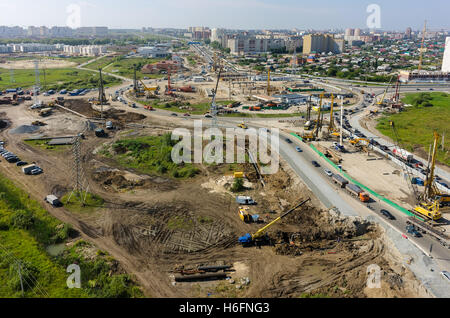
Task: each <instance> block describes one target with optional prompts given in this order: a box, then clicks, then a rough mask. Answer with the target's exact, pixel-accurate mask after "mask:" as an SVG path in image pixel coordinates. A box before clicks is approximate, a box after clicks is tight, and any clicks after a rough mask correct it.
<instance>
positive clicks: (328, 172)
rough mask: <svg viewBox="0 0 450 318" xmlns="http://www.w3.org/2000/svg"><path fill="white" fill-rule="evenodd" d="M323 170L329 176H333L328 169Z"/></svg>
mask: <svg viewBox="0 0 450 318" xmlns="http://www.w3.org/2000/svg"><path fill="white" fill-rule="evenodd" d="M324 171H325V174H326V175H327V176H329V177H332V176H333V173H332V172H331V171H330V170H328V169H325V170H324Z"/></svg>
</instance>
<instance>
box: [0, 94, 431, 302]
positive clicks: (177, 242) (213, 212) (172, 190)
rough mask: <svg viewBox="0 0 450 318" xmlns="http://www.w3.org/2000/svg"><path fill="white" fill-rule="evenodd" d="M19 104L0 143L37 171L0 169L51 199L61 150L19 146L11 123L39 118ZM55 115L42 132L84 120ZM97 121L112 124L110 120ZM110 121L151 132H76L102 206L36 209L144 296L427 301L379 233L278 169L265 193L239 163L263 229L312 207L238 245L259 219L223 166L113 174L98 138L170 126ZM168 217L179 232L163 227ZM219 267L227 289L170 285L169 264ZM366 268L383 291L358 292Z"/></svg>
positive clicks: (67, 180) (65, 163)
mask: <svg viewBox="0 0 450 318" xmlns="http://www.w3.org/2000/svg"><path fill="white" fill-rule="evenodd" d="M80 105H81V106H80ZM21 107H22V106H19V107H7V108H6V107H5V108H3V109H2V110H4V117H5V119H8V120H9V121H10V122H11V126H10V127H8V128H6V129H4V130H3V131H2V132H1V133H0V136H1V138H2V140H6V142H7V145H6V147H7V149H8V150H10V151H13V152H16V153H17V154H19V155H20V156H21V157H23V159H25V160H28V161H30V162H31V161H35V162H37V163H38V164H39V165H40V166H41V167H42V168H43V169H44V174H42V175H39V176H25V175H23V174H22V173H21V172H20V169H19V168H16V167H12V166H11V165H9V164H8V163H6V162H4V161H2V162H0V169H1V171H2V173H4V174H5V175H6V176H7V177H9V178H11V179H13V180H15V182H17V183H18V184H20V185H21V186H22V187H24V188H26V189H27V190H28V191H29V192H30V194H31V195H32V196H33V197H34V198H36V199H38V200H39V199H41V198H42V197H44V196H45V195H47V194H49V193H54V194H56V195H58V196H61V195H63V194H64V193H66V192H68V191H70V190H71V187H73V179H72V177H71V170H72V169H71V168H72V166H73V164H72V161H73V160H72V159H71V154H70V149H68V150H67V151H62V152H57V151H48V150H44V149H37V148H33V147H31V146H29V145H27V144H24V143H23V142H22V137H25V136H18V135H12V134H10V133H9V131H10V128H12V127H17V126H19V125H22V124H23V123H28V122H30V121H32V120H36V119H40V118H39V117H38V116H37V115H36V114H34V113H32V112H29V111H26V110H24V109H22V108H21ZM71 107H72V108H76V109H77V110H78V111H83V112H89V111H90V110H88V109H86V106H83V103H81V104H79V105H77V104H76V103H75V102H74V104H73V105H71ZM58 112H59V111H58ZM54 116H55V117H53V118H52V116H50V117H49V118H48V119H47V120H49V121H50V119H51V120H52V121H51V122H50V125H49V126H51V128H44V129H50V132H51V133H58V134H60V135H64V134H69V133H72V132H73V130H75V129H76V127H78V125H80V126H82V125H83V123H84V119H82V118H80V117H76V116H74V117H73V118H72V117H70V116H73V115H71V114H70V113H67V112H62V111H61V114H55V115H54ZM58 116H61V118H60V119H58V118H59V117H58ZM64 116H69V117H70V118H72V120H73V125H74V126H73V127H71V128H70V127H68V126H67V123H65V122H64V120H63V119H64ZM108 116H110V118H111V119H113V120H114V118H118V117H114V116H117V114H114V113H110V114H108ZM115 120H118V121H119V122H120V121H123V122H126V121H134V122H136V123H140V122H141V121H142V120H144V123H145V126H146V127H152V126H157V127H159V128H156V129H155V128H141V129H129V128H127V130H119V131H118V132H117V133H116V134H113V133H111V134H110V137H109V138H107V139H104V138H96V137H95V136H94V135H93V132H92V131H87V132H86V139H85V140H84V141H83V146H82V149H83V164H84V169H85V172H86V177H87V180H88V182H89V185H90V189H91V190H90V191H91V192H94V193H96V194H98V195H100V196H101V197H103V198H105V201H106V204H105V206H104V208H101V209H97V210H95V211H93V212H90V213H71V212H69V211H67V210H66V209H64V208H60V209H54V208H51V207H48V206H46V208H48V210H49V211H50V213H51V214H52V215H54V216H55V217H57V218H58V219H60V220H62V221H63V222H67V223H70V224H72V226H73V227H74V228H75V229H76V230H78V231H79V232H80V233H81V235H82V236H83V237H84V238H85V239H86V240H88V241H90V242H91V243H93V244H95V245H96V246H98V247H99V248H101V249H103V250H106V251H107V252H108V253H109V254H111V255H112V256H113V257H114V258H116V259H117V260H118V261H119V262H120V263H121V264H122V266H123V267H124V268H125V269H126V270H127V271H128V272H129V273H131V274H133V275H134V276H135V277H136V279H137V281H138V282H139V283H140V284H141V286H142V287H143V289H144V291H145V293H146V295H147V296H151V297H186V296H191V297H206V296H207V295H208V294H212V295H213V296H216V297H217V296H222V297H298V296H300V295H301V294H303V293H325V294H327V295H329V296H332V297H382V296H389V297H405V296H408V297H419V296H426V294H425V293H424V291H423V290H422V289H421V287H420V284H419V283H417V281H416V280H415V279H414V277H413V276H412V274H411V273H410V272H409V271H408V270H407V269H404V268H402V267H401V266H400V265H399V264H400V262H399V260H398V259H396V258H394V257H393V256H392V253H391V252H390V251H389V250H388V249H387V248H386V244H387V243H386V241H385V238H384V236H383V233H382V231H381V230H380V229H379V228H378V227H376V226H374V225H372V224H369V223H366V222H364V221H362V220H360V219H346V218H342V217H340V216H338V215H334V214H333V213H329V212H328V211H325V210H323V209H322V206H321V204H320V203H319V202H318V201H317V199H316V198H315V197H314V195H313V194H312V193H310V192H309V190H308V189H307V188H306V187H305V186H304V184H303V183H302V182H301V181H300V180H299V179H298V178H297V177H296V176H294V175H293V173H292V172H291V171H290V169H288V168H287V167H285V165H284V163H283V165H282V169H280V171H279V172H278V173H277V174H275V175H270V176H266V177H265V182H266V184H267V186H266V187H264V188H263V187H262V186H261V184H260V183H258V182H257V179H256V174H255V172H254V171H253V168H252V166H251V165H248V164H244V165H242V166H240V167H239V169H242V170H243V171H244V172H245V174H246V176H247V183H246V185H247V187H248V189H247V190H246V191H245V192H244V193H243V194H245V195H250V196H252V197H253V198H254V199H255V200H256V201H257V202H258V204H257V205H256V206H253V207H252V208H251V209H252V213H257V214H259V215H260V217H261V218H262V219H264V221H266V222H268V221H270V220H273V219H275V218H276V217H277V216H279V213H280V212H282V211H285V210H287V209H288V208H289V207H291V206H293V205H294V204H296V203H298V202H299V201H301V200H302V199H304V198H307V197H310V198H312V201H311V202H310V203H308V204H307V205H306V206H305V207H303V208H302V209H301V210H299V211H297V212H296V213H294V214H292V215H291V216H289V217H288V218H286V219H285V221H284V222H282V223H278V224H277V225H275V226H273V227H272V228H271V229H270V231H269V234H270V237H271V238H272V243H273V245H272V246H263V247H262V248H243V247H242V246H240V245H239V244H238V243H237V237H239V236H241V235H243V234H245V233H253V232H255V231H256V230H257V229H258V228H260V227H261V224H245V223H243V222H242V221H241V220H240V219H239V217H238V205H237V203H236V202H235V199H234V195H231V194H230V193H229V192H228V190H229V189H227V186H226V184H227V183H223V185H222V186H223V187H224V189H220V182H219V180H221V179H222V178H223V176H224V175H227V174H229V172H230V171H229V170H227V169H226V167H224V166H201V167H200V168H201V173H200V174H199V175H198V176H197V177H195V178H193V179H191V180H187V181H180V180H174V179H171V178H167V177H161V176H146V175H143V174H142V173H139V172H138V171H133V170H131V169H124V168H123V167H121V166H120V165H119V164H118V163H117V162H115V161H114V160H113V159H111V158H106V157H102V156H101V155H100V154H99V153H98V151H95V150H98V149H99V148H100V147H102V144H103V143H107V144H111V142H113V141H114V140H115V139H117V138H120V136H121V135H120V134H122V133H124V132H126V133H128V134H131V133H133V132H134V133H136V134H138V135H139V134H142V135H148V134H160V133H161V132H162V128H161V127H162V126H166V128H167V129H170V127H171V125H173V123H172V124H165V123H164V122H163V121H162V120H161V119H160V118H158V119H153V118H145V119H143V118H142V117H141V116H137V115H130V114H128V113H125V114H124V113H121V117H120V118H118V119H115ZM170 120H172V119H170ZM58 121H60V124H59V126H58V124H57V122H58ZM45 127H47V126H45ZM55 129H57V131H56V130H55ZM211 187H212V188H215V189H216V190H220V191H215V192H211V190H214V189H212V188H211ZM174 220H176V221H180V222H181V224H182V226H181V227H177V226H175V227H174V226H173V221H174ZM171 224H172V225H171ZM219 264H232V265H233V268H234V271H232V272H231V273H230V276H231V277H232V280H233V281H234V284H232V282H233V281H232V280H225V281H209V282H198V283H176V284H175V283H174V281H173V277H174V275H177V270H179V269H180V268H185V269H190V268H194V269H195V268H196V267H197V266H198V265H219ZM370 264H378V265H379V266H380V267H381V270H382V283H383V287H382V289H381V291H379V292H377V293H374V292H373V291H367V290H365V286H366V280H367V275H366V270H367V266H369V265H370ZM245 278H248V280H246V279H245Z"/></svg>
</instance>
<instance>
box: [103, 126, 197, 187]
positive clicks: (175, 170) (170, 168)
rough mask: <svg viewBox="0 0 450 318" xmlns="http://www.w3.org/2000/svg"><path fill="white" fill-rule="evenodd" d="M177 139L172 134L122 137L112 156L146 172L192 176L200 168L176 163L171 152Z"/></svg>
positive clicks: (126, 165) (127, 165)
mask: <svg viewBox="0 0 450 318" xmlns="http://www.w3.org/2000/svg"><path fill="white" fill-rule="evenodd" d="M176 143H177V141H173V140H171V135H170V134H165V135H163V136H145V137H137V138H133V139H122V140H119V141H117V142H115V143H114V144H113V145H112V147H111V150H103V152H102V154H103V155H104V154H105V152H106V151H108V152H109V153H110V154H111V153H113V155H112V158H114V159H115V160H117V161H118V162H119V163H120V164H121V165H122V166H124V167H127V168H133V169H136V170H138V171H140V172H142V173H146V174H158V175H164V176H171V177H173V178H190V177H193V176H195V175H196V174H197V173H198V172H199V170H198V169H197V168H196V167H195V166H194V165H193V164H190V163H184V164H176V163H174V162H173V161H172V157H171V153H172V148H173V146H174V145H175V144H176Z"/></svg>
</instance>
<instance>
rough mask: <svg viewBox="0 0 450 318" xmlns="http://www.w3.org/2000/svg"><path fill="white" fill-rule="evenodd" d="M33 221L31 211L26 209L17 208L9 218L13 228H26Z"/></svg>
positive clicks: (31, 224)
mask: <svg viewBox="0 0 450 318" xmlns="http://www.w3.org/2000/svg"><path fill="white" fill-rule="evenodd" d="M34 222H35V219H34V216H33V213H32V212H30V211H28V210H17V211H15V212H14V213H13V214H12V215H11V218H10V225H11V226H12V227H14V228H18V229H22V230H28V229H31V227H32V226H33V224H34Z"/></svg>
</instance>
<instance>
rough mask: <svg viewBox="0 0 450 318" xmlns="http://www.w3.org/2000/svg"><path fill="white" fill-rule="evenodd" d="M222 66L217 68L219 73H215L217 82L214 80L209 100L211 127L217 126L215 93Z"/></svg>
mask: <svg viewBox="0 0 450 318" xmlns="http://www.w3.org/2000/svg"><path fill="white" fill-rule="evenodd" d="M222 68H223V67H222V66H220V69H219V75H217V82H216V88H215V89H214V94H213V98H212V102H211V116H212V120H211V127H212V128H217V126H218V125H217V112H218V109H217V105H216V94H217V88H218V87H219V81H220V75H221V73H222Z"/></svg>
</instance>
